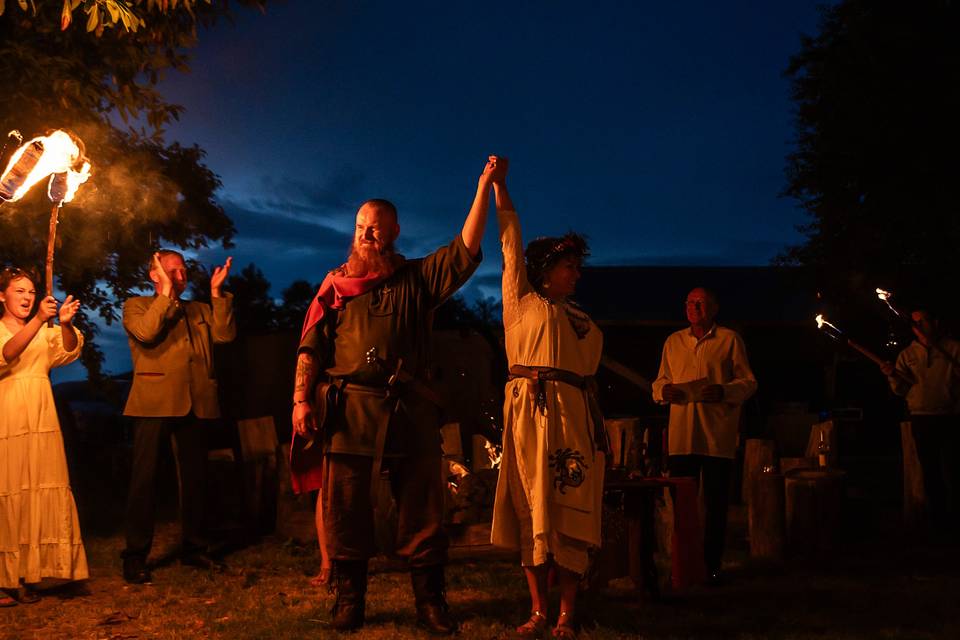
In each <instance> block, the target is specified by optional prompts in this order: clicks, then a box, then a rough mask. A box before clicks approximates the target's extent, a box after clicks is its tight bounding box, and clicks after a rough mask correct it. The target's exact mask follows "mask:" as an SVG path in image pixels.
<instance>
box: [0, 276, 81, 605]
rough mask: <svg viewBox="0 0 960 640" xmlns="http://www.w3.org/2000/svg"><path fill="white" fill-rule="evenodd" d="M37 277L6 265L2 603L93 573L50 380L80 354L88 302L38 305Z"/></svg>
mask: <svg viewBox="0 0 960 640" xmlns="http://www.w3.org/2000/svg"><path fill="white" fill-rule="evenodd" d="M35 284H36V277H35V276H33V275H31V274H30V273H29V272H27V271H24V270H22V269H13V268H5V269H3V270H2V271H0V304H2V305H3V307H2V313H3V315H2V316H0V589H2V591H0V607H10V606H15V605H17V604H27V603H32V602H36V601H37V600H39V595H38V594H37V593H36V592H35V591H33V590H32V589H31V585H35V584H36V583H38V582H40V580H41V579H43V578H57V579H61V580H82V579H85V578H87V577H88V572H87V557H86V553H85V551H84V548H83V541H82V540H81V538H80V521H79V519H78V518H77V507H76V504H75V503H74V500H73V492H72V490H71V489H70V478H69V476H68V473H67V458H66V454H65V452H64V449H63V436H62V434H61V433H60V422H59V421H58V420H57V410H56V407H55V406H54V403H53V390H52V389H51V387H50V369H52V368H53V367H59V366H63V365H65V364H68V363H70V362H73V361H74V360H76V359H77V356H79V355H80V348H81V347H82V346H83V336H82V335H81V334H80V332H79V331H77V330H76V329H75V328H74V326H73V317H74V315H76V313H77V309H78V308H79V306H80V303H79V301H77V300H74V299H73V297H72V296H67V299H66V300H65V301H64V303H63V304H62V305H60V308H59V310H58V309H57V301H56V299H54V298H53V297H52V296H47V297H45V298H43V299H42V300H40V302H39V304H37V303H36V299H37V293H36V286H35ZM35 305H36V307H37V310H36V313H34V312H33V308H34V306H35ZM56 317H59V320H60V324H59V326H53V327H48V326H47V320H49V319H51V318H56Z"/></svg>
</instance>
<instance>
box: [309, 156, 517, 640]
mask: <svg viewBox="0 0 960 640" xmlns="http://www.w3.org/2000/svg"><path fill="white" fill-rule="evenodd" d="M504 171H505V167H504V166H503V163H501V166H500V167H498V166H497V158H496V157H495V156H490V158H489V160H488V162H487V165H486V167H485V168H484V171H483V174H482V175H481V176H480V179H479V184H478V186H477V192H476V196H475V197H474V200H473V205H472V206H471V208H470V212H469V214H468V215H467V218H466V221H465V222H464V225H463V229H462V231H461V232H460V234H459V235H457V237H456V238H454V240H453V242H451V243H450V244H449V245H447V246H445V247H441V248H440V249H438V250H437V251H435V252H434V253H432V254H430V255H428V256H426V257H424V258H420V259H417V260H406V259H405V258H404V257H403V256H401V255H399V254H398V253H396V251H395V250H394V242H395V240H396V239H397V236H398V235H399V233H400V225H399V223H398V219H397V210H396V207H394V206H393V204H391V203H390V202H388V201H386V200H368V201H367V202H364V203H363V204H362V205H361V206H360V209H359V210H358V211H357V217H356V229H355V233H354V239H353V246H352V250H351V253H350V257H349V259H348V260H347V262H346V263H345V264H343V265H342V266H340V267H339V268H337V269H335V270H333V271H331V272H330V273H329V274H327V276H326V278H325V279H324V281H323V284H322V285H321V286H320V291H319V292H318V294H317V297H316V298H315V300H314V301H313V303H312V304H311V307H310V309H309V310H308V312H307V317H306V320H305V322H304V327H303V334H302V336H301V341H300V348H299V353H298V356H297V369H296V384H295V388H294V394H293V405H294V406H293V427H294V441H293V445H292V460H291V468H292V470H293V483H294V488H295V489H297V490H299V491H309V490H313V489H320V490H321V495H320V502H321V504H322V516H323V523H324V528H325V537H326V545H327V551H328V553H329V556H330V558H331V559H332V561H333V574H334V581H335V588H336V593H337V597H336V602H335V603H334V605H333V611H332V616H333V627H334V628H335V629H337V630H340V631H345V630H350V629H356V628H359V627H360V626H362V625H363V623H364V599H365V596H366V588H367V561H368V559H369V558H370V557H371V556H372V555H373V553H374V550H375V547H374V524H373V501H372V498H371V489H372V488H373V490H376V487H377V485H378V484H379V482H377V481H376V480H379V476H380V472H381V468H383V469H386V470H388V471H389V476H390V488H391V490H392V493H393V497H394V498H395V500H396V503H397V512H398V522H397V532H396V537H397V543H396V546H397V549H396V553H397V554H398V555H400V556H401V557H405V558H407V560H408V564H409V567H410V572H411V579H412V584H413V591H414V597H415V601H416V609H417V623H418V625H420V626H421V627H424V628H426V629H427V630H428V631H430V632H431V633H435V634H450V633H453V632H454V631H455V629H456V624H455V623H454V621H453V619H452V618H451V616H450V614H449V611H448V609H447V603H446V597H445V593H444V590H445V580H444V565H445V564H446V553H447V537H446V534H445V533H444V531H443V528H442V512H443V491H444V487H443V480H442V475H441V462H442V451H441V448H440V425H441V421H440V417H441V416H440V406H439V402H438V398H437V397H436V396H435V395H434V394H433V393H432V391H431V390H430V389H429V388H428V387H427V385H426V383H425V380H426V375H427V366H428V363H427V356H428V354H427V348H428V345H429V344H430V330H431V322H432V312H433V310H434V309H436V308H437V307H438V306H440V304H441V303H443V302H444V301H445V300H446V299H447V298H449V297H450V296H451V295H453V293H454V292H455V291H456V290H457V289H459V288H460V287H461V286H462V285H463V284H464V283H465V282H466V281H467V279H468V278H469V277H470V275H471V274H472V273H473V272H474V271H475V270H476V268H477V265H478V264H479V263H480V259H481V255H480V240H481V237H482V236H483V229H484V226H485V224H486V218H487V212H488V209H489V198H490V188H491V186H492V184H493V181H494V179H495V178H496V177H497V176H498V175H499V173H503V172H504ZM498 172H499V173H498ZM318 384H319V385H320V386H319V389H321V390H322V392H320V393H317V392H315V390H316V389H317V388H318ZM334 398H336V400H335V401H334V400H333V399H334ZM321 423H322V424H321ZM314 440H317V441H318V442H321V441H322V445H320V446H314V445H313V442H314ZM317 449H320V450H321V451H322V455H318V454H317V452H316V450H317Z"/></svg>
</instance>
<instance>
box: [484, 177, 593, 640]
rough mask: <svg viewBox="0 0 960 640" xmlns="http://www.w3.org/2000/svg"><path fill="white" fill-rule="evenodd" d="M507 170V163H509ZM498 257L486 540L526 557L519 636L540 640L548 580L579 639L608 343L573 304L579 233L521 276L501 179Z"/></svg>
mask: <svg viewBox="0 0 960 640" xmlns="http://www.w3.org/2000/svg"><path fill="white" fill-rule="evenodd" d="M503 162H504V163H505V161H503ZM494 192H495V194H496V204H497V220H498V222H499V225H500V243H501V246H502V248H503V328H504V337H505V343H506V351H507V361H508V363H509V371H510V377H509V378H508V381H507V385H506V394H505V396H506V397H505V401H504V418H503V424H504V432H503V457H502V462H501V472H500V477H499V481H498V482H497V495H496V502H495V505H494V512H493V527H492V530H491V540H492V542H493V544H495V545H498V546H502V547H508V548H514V549H515V548H519V549H520V564H521V565H522V567H523V573H524V575H525V577H526V579H527V586H528V588H529V590H530V601H531V605H530V606H531V614H530V619H529V620H527V621H526V622H525V623H523V624H522V625H520V626H519V627H518V628H517V629H516V633H517V635H518V636H519V637H521V638H540V637H542V635H543V634H544V632H545V631H546V628H547V625H548V620H547V616H548V611H547V599H548V580H547V577H548V573H549V572H550V570H551V569H553V570H555V571H556V576H557V578H558V581H559V583H560V612H559V615H558V616H557V624H556V626H555V627H554V629H553V636H554V637H555V638H573V637H576V634H577V623H576V619H575V614H576V601H577V587H578V584H579V582H580V577H581V576H582V575H583V574H584V573H586V571H587V567H588V551H589V549H590V548H591V547H599V546H600V542H601V540H600V516H601V502H602V498H603V478H604V470H605V458H606V455H605V454H606V434H605V432H604V426H603V417H602V416H601V415H600V412H599V409H598V407H597V404H596V399H595V396H594V391H595V384H594V382H593V375H594V374H595V373H596V371H597V367H598V366H599V364H600V354H601V351H602V349H603V334H602V333H601V332H600V329H599V328H598V327H597V326H596V325H595V324H594V323H593V321H591V320H590V317H589V316H587V314H586V313H584V312H583V311H582V310H581V309H580V308H579V307H578V306H576V305H575V304H574V303H573V302H572V301H571V300H570V296H572V295H573V293H574V291H575V289H576V286H577V281H578V280H579V279H580V265H581V263H582V261H583V259H584V258H585V257H586V256H587V255H588V253H589V251H588V248H587V244H586V242H585V241H584V239H583V238H582V237H580V236H578V235H576V234H573V233H571V234H567V235H566V236H563V237H562V238H538V239H536V240H534V241H532V242H531V243H530V244H529V245H527V249H526V265H524V253H523V241H522V239H521V235H520V221H519V219H518V217H517V213H516V211H515V209H514V206H513V202H512V201H511V199H510V195H509V193H508V192H507V185H506V171H505V170H504V171H503V174H502V176H499V175H498V178H497V179H496V180H495V181H494Z"/></svg>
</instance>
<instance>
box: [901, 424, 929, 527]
mask: <svg viewBox="0 0 960 640" xmlns="http://www.w3.org/2000/svg"><path fill="white" fill-rule="evenodd" d="M900 444H901V447H902V449H903V521H904V522H905V523H906V524H908V525H910V526H913V527H916V526H919V525H920V524H921V523H922V522H923V517H924V512H925V511H926V507H927V496H926V491H925V489H924V486H923V470H922V469H921V468H920V458H919V457H918V456H917V444H916V442H914V440H913V425H912V424H911V423H910V422H901V423H900Z"/></svg>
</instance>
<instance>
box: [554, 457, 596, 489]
mask: <svg viewBox="0 0 960 640" xmlns="http://www.w3.org/2000/svg"><path fill="white" fill-rule="evenodd" d="M550 465H551V466H552V467H553V470H554V472H555V473H556V475H555V476H554V477H553V488H554V489H558V490H559V491H560V493H564V494H565V493H566V492H567V487H573V488H574V489H576V488H577V487H579V486H580V485H582V484H583V481H584V480H586V478H587V472H586V470H587V469H589V468H590V467H589V465H587V463H586V462H584V461H583V454H582V453H580V452H579V451H575V450H573V449H571V448H569V447H567V448H566V449H557V450H556V451H555V452H554V453H551V454H550Z"/></svg>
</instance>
